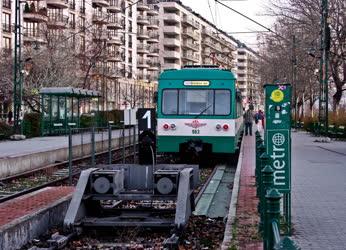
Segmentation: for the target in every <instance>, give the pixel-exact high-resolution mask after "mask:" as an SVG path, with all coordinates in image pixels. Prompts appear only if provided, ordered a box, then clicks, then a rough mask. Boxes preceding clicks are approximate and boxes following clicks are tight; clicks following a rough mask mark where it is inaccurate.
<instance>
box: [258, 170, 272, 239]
mask: <svg viewBox="0 0 346 250" xmlns="http://www.w3.org/2000/svg"><path fill="white" fill-rule="evenodd" d="M273 173H274V170H273V169H272V167H271V166H269V165H266V166H265V167H264V168H263V169H262V171H261V174H262V185H261V187H262V190H261V195H260V204H261V205H260V219H261V220H260V223H259V231H260V232H263V234H264V233H265V232H264V231H263V223H264V220H265V211H266V200H265V196H266V194H267V191H268V190H269V189H270V188H272V186H273Z"/></svg>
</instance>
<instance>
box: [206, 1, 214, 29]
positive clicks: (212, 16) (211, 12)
mask: <svg viewBox="0 0 346 250" xmlns="http://www.w3.org/2000/svg"><path fill="white" fill-rule="evenodd" d="M207 1H208V6H209V10H210V15H211V18H212V20H213V24H214V25H216V23H215V19H214V15H213V11H212V9H211V6H210V1H209V0H207Z"/></svg>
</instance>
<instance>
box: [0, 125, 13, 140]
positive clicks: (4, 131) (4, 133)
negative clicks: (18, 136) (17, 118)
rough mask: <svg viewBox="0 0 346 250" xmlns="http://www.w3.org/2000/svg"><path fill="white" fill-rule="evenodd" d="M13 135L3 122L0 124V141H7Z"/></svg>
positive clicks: (10, 128)
mask: <svg viewBox="0 0 346 250" xmlns="http://www.w3.org/2000/svg"><path fill="white" fill-rule="evenodd" d="M12 134H13V129H12V127H11V126H10V125H8V124H7V123H5V122H0V140H1V139H7V138H9V137H10V136H11V135H12Z"/></svg>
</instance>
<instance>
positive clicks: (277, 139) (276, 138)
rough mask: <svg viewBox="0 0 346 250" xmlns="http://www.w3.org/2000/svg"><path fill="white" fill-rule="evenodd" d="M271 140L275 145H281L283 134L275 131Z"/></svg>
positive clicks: (283, 140) (283, 141)
mask: <svg viewBox="0 0 346 250" xmlns="http://www.w3.org/2000/svg"><path fill="white" fill-rule="evenodd" d="M272 141H273V143H274V145H275V146H281V145H283V144H284V143H285V136H284V135H283V134H281V133H276V134H274V135H273V138H272Z"/></svg>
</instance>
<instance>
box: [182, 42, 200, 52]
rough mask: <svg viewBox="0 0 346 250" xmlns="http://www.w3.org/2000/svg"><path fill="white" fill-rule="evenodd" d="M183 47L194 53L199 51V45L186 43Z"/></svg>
mask: <svg viewBox="0 0 346 250" xmlns="http://www.w3.org/2000/svg"><path fill="white" fill-rule="evenodd" d="M183 47H185V48H188V49H192V50H194V51H199V44H197V43H192V42H188V41H185V42H183Z"/></svg>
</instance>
